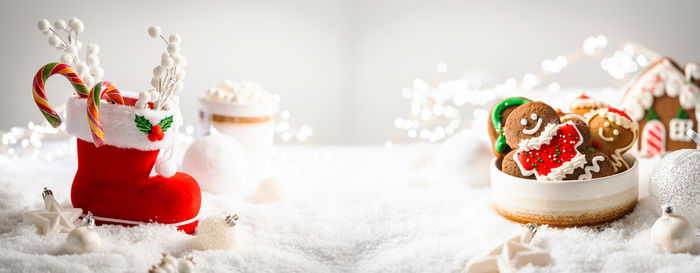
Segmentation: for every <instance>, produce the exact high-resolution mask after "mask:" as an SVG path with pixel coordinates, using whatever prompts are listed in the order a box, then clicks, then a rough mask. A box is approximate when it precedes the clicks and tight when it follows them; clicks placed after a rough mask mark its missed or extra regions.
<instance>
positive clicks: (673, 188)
mask: <svg viewBox="0 0 700 273" xmlns="http://www.w3.org/2000/svg"><path fill="white" fill-rule="evenodd" d="M698 189H700V150H698V149H682V150H677V151H674V152H672V153H670V154H667V155H666V156H664V157H663V158H662V159H661V162H660V163H659V165H657V166H656V168H655V169H654V172H653V173H652V175H651V179H650V180H649V199H650V200H651V201H652V203H653V204H654V205H655V206H657V207H661V206H662V205H664V204H673V205H675V206H676V208H678V213H679V214H681V215H684V216H685V217H687V218H688V220H689V221H690V222H691V223H692V224H694V225H695V226H698V225H700V190H698Z"/></svg>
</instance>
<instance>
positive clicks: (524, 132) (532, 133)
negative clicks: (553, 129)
mask: <svg viewBox="0 0 700 273" xmlns="http://www.w3.org/2000/svg"><path fill="white" fill-rule="evenodd" d="M559 122H560V121H559V115H557V111H556V110H554V108H552V107H551V106H549V105H547V104H546V103H544V102H539V101H533V102H528V103H526V104H523V105H521V106H519V107H518V108H515V110H513V112H511V113H510V115H509V116H508V119H507V120H506V124H505V129H504V135H505V141H506V143H508V146H510V148H512V149H518V147H519V145H520V142H521V141H523V140H526V139H530V138H535V137H538V136H539V135H540V134H541V133H542V132H543V131H544V130H545V128H546V127H547V126H548V125H549V124H553V125H554V126H556V125H557V124H559Z"/></svg>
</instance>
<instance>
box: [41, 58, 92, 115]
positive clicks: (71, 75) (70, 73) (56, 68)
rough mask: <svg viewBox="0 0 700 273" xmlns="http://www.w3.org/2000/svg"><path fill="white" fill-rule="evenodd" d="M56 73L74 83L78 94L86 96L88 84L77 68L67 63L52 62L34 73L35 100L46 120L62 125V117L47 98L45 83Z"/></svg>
mask: <svg viewBox="0 0 700 273" xmlns="http://www.w3.org/2000/svg"><path fill="white" fill-rule="evenodd" d="M54 74H61V75H63V76H64V77H66V79H68V81H70V83H71V84H72V85H73V89H75V92H76V93H78V96H80V97H85V96H87V94H88V89H87V86H85V83H83V80H82V79H81V78H80V76H78V74H77V73H76V72H75V70H74V69H73V68H72V67H70V66H69V65H67V64H62V63H50V64H47V65H45V66H43V67H41V68H40V69H39V71H37V72H36V75H34V80H33V81H32V94H33V95H34V102H36V105H37V106H39V110H41V113H42V114H43V115H44V117H45V118H46V120H47V121H48V122H49V123H50V124H51V126H53V127H58V126H59V125H61V122H62V121H61V118H60V117H59V116H58V113H56V111H55V110H54V109H53V107H51V104H49V102H48V100H47V99H46V90H45V87H44V84H45V83H46V80H47V79H49V77H51V76H53V75H54Z"/></svg>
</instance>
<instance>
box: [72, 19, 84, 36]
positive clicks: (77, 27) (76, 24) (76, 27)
mask: <svg viewBox="0 0 700 273" xmlns="http://www.w3.org/2000/svg"><path fill="white" fill-rule="evenodd" d="M68 25H70V28H71V30H73V31H75V32H77V33H82V32H83V30H85V25H84V24H83V21H82V20H80V19H78V18H75V17H73V18H71V19H70V20H68Z"/></svg>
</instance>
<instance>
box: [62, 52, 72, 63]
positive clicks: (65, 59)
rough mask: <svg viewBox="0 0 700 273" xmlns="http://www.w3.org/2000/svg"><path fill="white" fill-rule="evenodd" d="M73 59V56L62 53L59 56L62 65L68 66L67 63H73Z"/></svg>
mask: <svg viewBox="0 0 700 273" xmlns="http://www.w3.org/2000/svg"><path fill="white" fill-rule="evenodd" d="M74 58H75V56H73V55H72V54H70V53H63V55H61V62H62V63H64V64H69V63H71V62H73V59H74Z"/></svg>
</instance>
